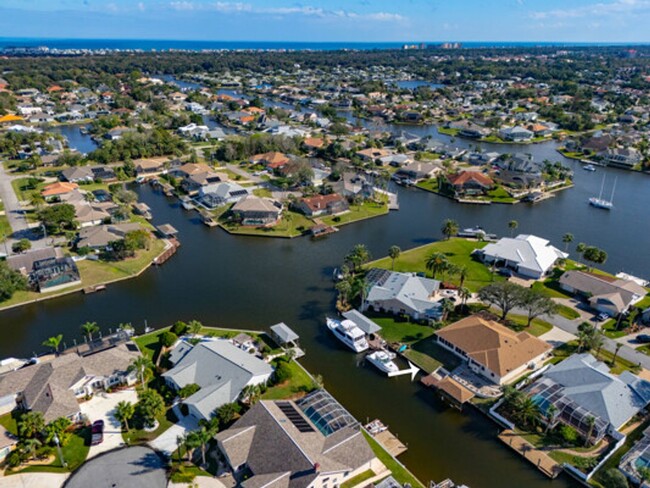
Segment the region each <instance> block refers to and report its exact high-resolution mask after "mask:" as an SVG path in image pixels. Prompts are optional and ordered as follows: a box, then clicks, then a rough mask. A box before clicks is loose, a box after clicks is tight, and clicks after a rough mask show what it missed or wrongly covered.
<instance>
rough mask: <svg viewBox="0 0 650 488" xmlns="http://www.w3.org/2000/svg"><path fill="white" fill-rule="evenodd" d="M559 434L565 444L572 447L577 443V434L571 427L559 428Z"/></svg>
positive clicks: (563, 426) (562, 426)
mask: <svg viewBox="0 0 650 488" xmlns="http://www.w3.org/2000/svg"><path fill="white" fill-rule="evenodd" d="M559 434H560V436H561V437H562V440H563V441H564V442H565V443H567V444H570V445H573V444H575V443H576V442H578V438H579V436H578V432H577V431H576V430H575V429H574V428H573V427H569V426H568V425H561V426H560V428H559Z"/></svg>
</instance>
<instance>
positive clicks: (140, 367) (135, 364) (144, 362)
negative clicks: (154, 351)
mask: <svg viewBox="0 0 650 488" xmlns="http://www.w3.org/2000/svg"><path fill="white" fill-rule="evenodd" d="M151 368H153V363H152V362H151V359H149V358H148V357H146V356H139V357H137V358H135V359H134V360H133V361H132V362H131V364H130V365H129V368H128V370H127V371H129V372H131V371H137V372H138V375H139V376H140V383H142V386H143V387H144V389H145V390H146V389H147V384H146V383H145V382H144V372H145V371H146V370H148V369H151Z"/></svg>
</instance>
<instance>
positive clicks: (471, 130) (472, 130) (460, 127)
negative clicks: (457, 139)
mask: <svg viewBox="0 0 650 488" xmlns="http://www.w3.org/2000/svg"><path fill="white" fill-rule="evenodd" d="M449 128H450V129H454V130H457V131H458V135H459V136H461V137H468V138H471V139H480V138H482V137H485V136H487V135H488V134H489V133H490V131H489V130H487V129H485V128H484V127H481V126H480V125H478V124H476V123H474V122H472V121H471V120H459V121H457V122H451V123H450V124H449Z"/></svg>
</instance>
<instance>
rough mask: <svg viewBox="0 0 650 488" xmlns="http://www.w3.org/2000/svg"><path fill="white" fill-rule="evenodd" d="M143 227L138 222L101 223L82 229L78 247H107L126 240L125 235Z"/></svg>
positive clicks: (77, 243)
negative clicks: (112, 243)
mask: <svg viewBox="0 0 650 488" xmlns="http://www.w3.org/2000/svg"><path fill="white" fill-rule="evenodd" d="M142 229H143V227H142V225H141V224H139V223H137V222H125V223H123V224H109V225H100V226H97V227H89V228H85V229H81V230H80V231H79V235H78V238H77V242H76V247H77V248H78V249H82V248H90V249H105V248H106V247H108V246H109V244H110V243H111V242H115V241H122V240H124V237H125V236H126V234H128V233H129V232H133V231H136V230H142Z"/></svg>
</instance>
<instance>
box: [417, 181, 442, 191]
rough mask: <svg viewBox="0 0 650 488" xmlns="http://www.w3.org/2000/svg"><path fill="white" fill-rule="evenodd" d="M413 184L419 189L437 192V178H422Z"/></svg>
mask: <svg viewBox="0 0 650 488" xmlns="http://www.w3.org/2000/svg"><path fill="white" fill-rule="evenodd" d="M415 186H416V188H420V189H421V190H426V191H430V192H433V193H438V178H429V179H428V180H423V181H421V182H419V183H418V184H417V185H415Z"/></svg>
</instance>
